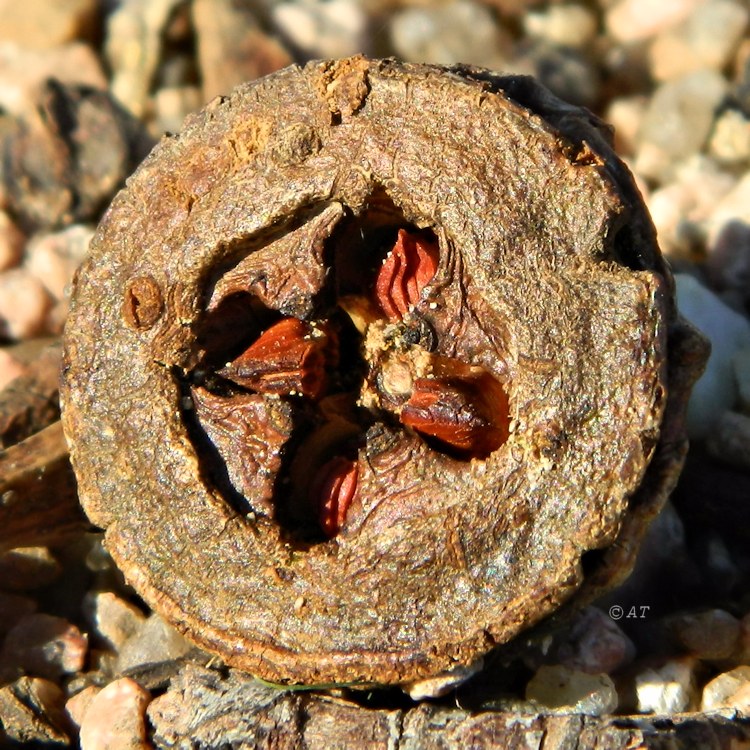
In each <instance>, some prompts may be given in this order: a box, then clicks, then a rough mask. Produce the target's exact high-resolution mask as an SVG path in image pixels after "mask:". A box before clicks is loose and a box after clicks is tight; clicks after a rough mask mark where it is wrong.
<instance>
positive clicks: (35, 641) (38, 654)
mask: <svg viewBox="0 0 750 750" xmlns="http://www.w3.org/2000/svg"><path fill="white" fill-rule="evenodd" d="M87 650H88V640H87V639H86V636H85V635H83V634H82V633H81V631H80V630H79V629H78V628H77V627H76V626H75V625H73V624H72V623H71V622H68V621H67V620H64V619H63V618H62V617H55V616H53V615H46V614H42V613H37V614H31V615H27V616H26V617H24V618H22V619H21V620H19V621H18V622H17V623H16V624H15V626H14V627H13V629H12V630H11V631H10V632H9V633H8V635H7V636H6V637H5V643H4V645H3V650H2V653H0V662H2V663H3V664H4V665H6V666H11V667H16V668H19V669H22V670H23V671H24V672H27V673H29V674H32V675H37V676H39V677H47V678H49V679H51V680H55V679H59V678H60V677H62V675H64V674H73V673H75V672H78V671H80V670H81V669H83V665H84V663H85V660H86V652H87Z"/></svg>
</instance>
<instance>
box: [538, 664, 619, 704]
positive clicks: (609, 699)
mask: <svg viewBox="0 0 750 750" xmlns="http://www.w3.org/2000/svg"><path fill="white" fill-rule="evenodd" d="M526 700H530V701H535V702H536V703H540V704H541V705H543V706H547V707H548V708H552V709H555V710H556V712H558V713H574V714H586V715H589V716H602V715H603V714H608V713H612V711H614V710H615V708H617V691H616V690H615V685H614V683H613V682H612V680H611V678H610V677H609V676H608V675H606V674H595V675H594V674H587V673H585V672H578V671H576V670H573V669H568V668H567V667H564V666H562V665H555V666H543V667H540V668H539V669H538V670H537V672H536V674H535V675H534V676H533V677H532V678H531V680H530V681H529V684H528V685H527V686H526Z"/></svg>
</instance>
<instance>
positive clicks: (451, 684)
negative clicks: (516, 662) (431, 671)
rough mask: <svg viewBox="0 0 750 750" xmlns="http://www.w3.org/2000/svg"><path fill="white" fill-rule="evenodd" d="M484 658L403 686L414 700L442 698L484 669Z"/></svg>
mask: <svg viewBox="0 0 750 750" xmlns="http://www.w3.org/2000/svg"><path fill="white" fill-rule="evenodd" d="M483 667H484V660H482V659H480V660H479V661H477V662H475V663H474V664H470V665H469V666H467V667H458V668H456V669H451V670H450V671H449V672H443V673H442V674H439V675H436V676H435V677H429V678H427V679H425V680H415V681H414V682H409V683H406V684H404V685H402V686H401V687H402V688H403V690H404V692H405V693H407V694H408V696H409V697H410V698H411V699H412V700H413V701H421V700H424V699H425V698H440V697H442V696H443V695H447V694H448V693H450V692H451V690H454V689H455V688H457V687H458V686H459V685H461V684H463V683H464V682H466V680H468V679H470V678H472V677H473V676H474V675H475V674H477V673H479V672H481V671H482V668H483Z"/></svg>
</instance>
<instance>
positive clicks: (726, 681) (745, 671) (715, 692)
mask: <svg viewBox="0 0 750 750" xmlns="http://www.w3.org/2000/svg"><path fill="white" fill-rule="evenodd" d="M720 708H733V709H736V710H737V711H741V712H742V713H743V714H745V715H750V666H742V667H737V668H736V669H733V670H732V671H731V672H725V673H724V674H720V675H719V676H718V677H714V679H713V680H711V682H709V683H708V684H707V685H706V687H704V688H703V698H702V699H701V711H715V710H716V709H720Z"/></svg>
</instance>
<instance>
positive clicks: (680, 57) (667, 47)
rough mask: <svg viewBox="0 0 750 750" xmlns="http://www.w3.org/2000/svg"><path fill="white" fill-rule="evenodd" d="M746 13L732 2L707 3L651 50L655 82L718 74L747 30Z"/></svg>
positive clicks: (741, 6) (698, 7) (658, 40)
mask: <svg viewBox="0 0 750 750" xmlns="http://www.w3.org/2000/svg"><path fill="white" fill-rule="evenodd" d="M747 20H748V10H747V8H746V7H745V5H744V4H743V3H740V2H736V1H735V0H710V2H703V3H701V4H700V5H698V6H696V7H695V9H694V10H693V12H692V13H691V14H690V16H689V17H688V18H687V19H685V21H683V22H682V23H681V24H680V25H679V26H677V27H676V28H675V29H673V30H672V31H670V32H669V33H666V34H662V35H660V36H658V37H657V38H656V39H655V40H654V43H653V45H652V47H651V50H650V58H651V70H652V73H653V75H654V78H656V80H658V81H666V80H672V79H675V78H679V77H680V76H682V75H684V74H686V73H692V72H693V71H696V70H700V69H703V68H706V69H710V70H715V71H717V72H721V71H722V70H723V69H724V68H725V67H726V66H727V65H728V64H729V62H730V61H731V60H732V58H733V56H734V54H735V52H736V50H737V46H738V45H739V43H740V40H741V39H742V37H743V34H744V31H745V28H746V26H747Z"/></svg>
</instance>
